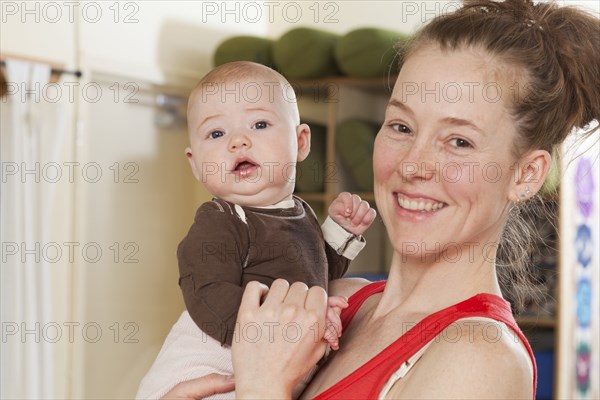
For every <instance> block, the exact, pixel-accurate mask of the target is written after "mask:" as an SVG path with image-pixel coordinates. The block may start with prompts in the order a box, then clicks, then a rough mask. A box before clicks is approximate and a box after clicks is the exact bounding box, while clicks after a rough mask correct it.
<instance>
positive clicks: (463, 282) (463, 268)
mask: <svg viewBox="0 0 600 400" xmlns="http://www.w3.org/2000/svg"><path fill="white" fill-rule="evenodd" d="M488 250H489V249H488ZM493 253H494V254H487V255H485V256H478V254H483V253H482V252H481V251H477V249H473V248H470V249H469V248H467V247H465V248H464V249H462V251H461V256H460V257H457V253H455V254H454V255H452V256H451V255H449V254H446V255H445V254H443V253H439V254H437V255H429V258H427V257H425V258H422V257H421V256H417V257H414V256H411V257H409V256H407V255H405V254H400V253H398V252H395V253H394V256H393V259H392V265H391V268H390V272H389V276H388V281H387V284H386V288H385V291H384V292H383V296H382V297H381V300H380V302H379V304H378V306H377V308H376V310H375V313H374V315H373V317H374V318H377V317H379V316H384V315H386V314H388V313H390V312H392V311H393V310H395V309H397V308H399V307H401V308H402V309H403V310H405V311H408V312H415V313H424V314H430V313H432V312H435V311H438V310H440V309H443V308H445V307H448V306H450V305H452V304H456V303H458V302H460V301H462V300H466V299H467V298H469V297H471V296H474V295H475V294H477V293H492V294H497V295H501V292H500V286H499V284H498V279H497V277H496V269H495V264H494V261H493V260H494V259H495V250H494V251H493Z"/></svg>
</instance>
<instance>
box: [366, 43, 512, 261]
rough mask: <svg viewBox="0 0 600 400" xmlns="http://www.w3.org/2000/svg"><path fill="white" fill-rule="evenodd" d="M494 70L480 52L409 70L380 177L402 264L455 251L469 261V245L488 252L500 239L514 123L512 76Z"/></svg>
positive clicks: (390, 120) (378, 145) (414, 60)
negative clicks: (414, 258) (510, 81)
mask: <svg viewBox="0 0 600 400" xmlns="http://www.w3.org/2000/svg"><path fill="white" fill-rule="evenodd" d="M493 62H494V60H492V58H491V57H489V56H487V54H486V53H484V52H478V51H476V50H473V49H463V50H456V51H447V52H442V51H441V50H440V49H439V48H438V47H437V46H429V47H425V48H422V49H420V50H418V51H417V52H416V53H414V54H413V55H412V56H411V57H410V58H409V59H408V60H406V62H405V63H404V65H403V67H402V70H401V72H400V75H399V77H398V81H397V82H396V85H395V87H394V91H393V93H392V96H391V99H390V102H389V104H388V107H387V109H386V115H385V122H384V124H383V126H382V128H381V130H380V131H379V134H378V135H377V138H376V141H375V152H374V174H375V199H376V202H377V206H378V210H379V212H380V214H381V216H382V218H383V221H384V223H385V225H386V228H387V230H388V234H389V237H390V240H391V242H392V245H393V246H394V248H395V250H396V251H397V252H399V253H400V254H402V255H403V257H419V258H421V259H424V257H426V256H427V257H431V256H432V255H436V254H437V255H440V254H445V252H452V251H453V250H457V249H458V247H457V246H460V248H461V251H463V253H462V254H463V255H464V256H466V255H469V256H473V254H475V253H473V254H467V253H464V249H465V246H466V248H468V249H469V252H470V253H471V252H476V251H486V250H487V251H488V254H489V249H490V246H491V245H493V243H494V242H497V241H498V239H499V235H500V233H501V230H502V228H503V226H504V222H505V218H506V211H507V210H508V205H509V194H510V191H511V189H512V188H514V182H515V178H514V175H515V174H514V168H513V164H514V162H515V159H514V157H513V155H512V153H511V150H512V149H513V142H514V140H515V138H516V124H515V123H514V121H513V120H512V117H511V115H510V113H509V112H508V109H507V107H506V105H507V104H510V100H511V99H510V97H509V96H510V95H512V93H511V85H510V84H509V83H508V79H505V78H506V76H510V75H511V74H507V73H506V71H504V72H503V71H502V70H501V68H500V67H497V66H494V64H493ZM480 254H481V253H480ZM455 255H456V254H455ZM465 260H466V259H465V258H463V259H461V261H465Z"/></svg>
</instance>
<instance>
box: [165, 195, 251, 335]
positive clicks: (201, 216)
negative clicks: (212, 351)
mask: <svg viewBox="0 0 600 400" xmlns="http://www.w3.org/2000/svg"><path fill="white" fill-rule="evenodd" d="M217 227H218V229H215V228H217ZM247 232H248V229H247V226H246V224H245V223H244V222H243V221H241V220H240V218H239V217H238V216H237V214H236V213H235V211H233V212H232V210H231V208H230V207H228V205H227V204H220V203H216V202H214V201H213V202H209V203H205V204H203V205H202V206H201V207H200V208H199V209H198V211H197V213H196V217H195V219H194V223H193V224H192V226H191V227H190V230H189V232H188V234H187V236H186V237H185V238H184V239H183V240H182V241H181V243H180V244H179V246H178V248H177V258H178V260H179V274H180V275H179V276H180V278H179V286H180V287H181V291H182V293H183V299H184V302H185V306H186V308H187V310H188V312H189V313H190V316H191V317H192V320H193V321H194V322H195V323H196V325H198V327H199V328H200V329H202V331H204V332H205V333H206V334H207V335H209V336H211V337H213V338H214V339H216V340H218V341H219V342H220V343H221V344H227V345H231V342H232V340H233V332H234V329H235V322H236V319H237V312H238V309H239V306H240V303H241V300H242V294H243V292H244V288H243V287H242V269H243V264H244V261H245V259H246V257H247V253H248V233H247Z"/></svg>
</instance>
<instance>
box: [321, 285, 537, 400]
mask: <svg viewBox="0 0 600 400" xmlns="http://www.w3.org/2000/svg"><path fill="white" fill-rule="evenodd" d="M385 284H386V281H381V282H375V283H372V284H370V285H367V286H365V287H363V288H362V289H360V290H359V291H358V292H356V293H355V294H354V295H352V296H351V297H350V299H349V300H348V303H349V306H348V307H347V308H346V309H345V310H344V311H343V312H342V315H341V319H342V326H343V328H344V329H345V328H346V327H347V326H348V324H350V322H351V321H352V318H354V315H355V314H356V312H357V311H358V310H359V309H360V307H361V306H362V304H363V303H364V302H365V300H367V299H368V298H369V297H371V296H372V295H374V294H376V293H381V292H382V291H383V289H384V288H385ZM470 317H485V318H490V319H493V320H496V321H500V322H503V323H505V324H506V325H507V326H508V327H509V328H510V329H512V330H513V331H514V332H515V333H516V334H517V335H518V337H519V338H520V339H521V341H522V342H523V344H524V345H525V348H526V349H527V351H528V352H529V356H530V357H531V362H532V363H533V396H534V398H535V391H536V383H537V368H536V364H535V359H534V357H533V352H532V350H531V347H530V346H529V343H528V342H527V339H526V338H525V336H524V335H523V333H522V332H521V330H520V329H519V327H518V326H517V323H516V322H515V319H514V317H513V315H512V312H511V308H510V303H508V302H507V301H506V300H504V299H502V298H501V297H498V296H496V295H493V294H488V293H480V294H477V295H475V296H473V297H471V298H469V299H467V300H465V301H462V302H460V303H458V304H455V305H453V306H450V307H447V308H445V309H443V310H440V311H437V312H435V313H433V314H431V315H429V316H427V317H425V318H424V319H423V320H422V321H420V322H419V323H417V324H416V325H415V326H413V327H412V328H410V329H409V330H408V331H406V333H405V334H404V335H402V336H401V337H400V338H399V339H397V340H396V341H395V342H394V343H392V344H391V345H389V346H388V347H387V348H385V349H383V350H382V351H381V352H380V353H379V354H377V355H376V356H375V357H373V358H371V359H370V360H369V361H367V362H366V363H365V364H363V365H362V366H361V367H359V368H358V369H356V370H355V371H354V372H352V373H351V374H350V375H348V376H346V377H345V378H343V379H342V380H341V381H339V382H338V383H336V384H335V385H333V386H332V387H330V388H329V389H327V390H326V391H324V392H323V393H321V394H319V395H318V396H317V397H315V398H314V399H315V400H328V399H357V400H359V399H360V400H364V399H376V398H378V397H379V394H380V393H381V390H382V389H383V387H384V385H385V384H386V382H387V381H388V379H389V378H390V377H391V376H392V374H394V373H395V372H396V371H397V370H398V369H399V368H400V367H401V366H402V364H403V363H405V362H406V361H407V360H408V359H409V358H410V357H411V356H413V355H414V354H415V353H416V352H418V351H419V350H420V349H421V348H422V347H423V346H425V345H426V344H427V343H429V342H430V341H431V340H432V339H434V338H435V337H436V336H437V335H438V334H440V333H441V332H442V331H443V330H444V329H445V328H447V327H448V326H449V325H450V324H452V323H453V322H455V321H457V320H459V319H462V318H470Z"/></svg>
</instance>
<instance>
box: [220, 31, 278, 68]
mask: <svg viewBox="0 0 600 400" xmlns="http://www.w3.org/2000/svg"><path fill="white" fill-rule="evenodd" d="M272 52H273V40H271V39H265V38H260V37H254V36H234V37H232V38H229V39H227V40H225V41H224V42H222V43H221V44H219V46H217V49H216V50H215V54H214V58H213V61H214V64H215V67H217V66H219V65H222V64H226V63H228V62H233V61H254V62H256V63H259V64H263V65H266V66H269V67H271V66H272V65H273V57H272Z"/></svg>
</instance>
